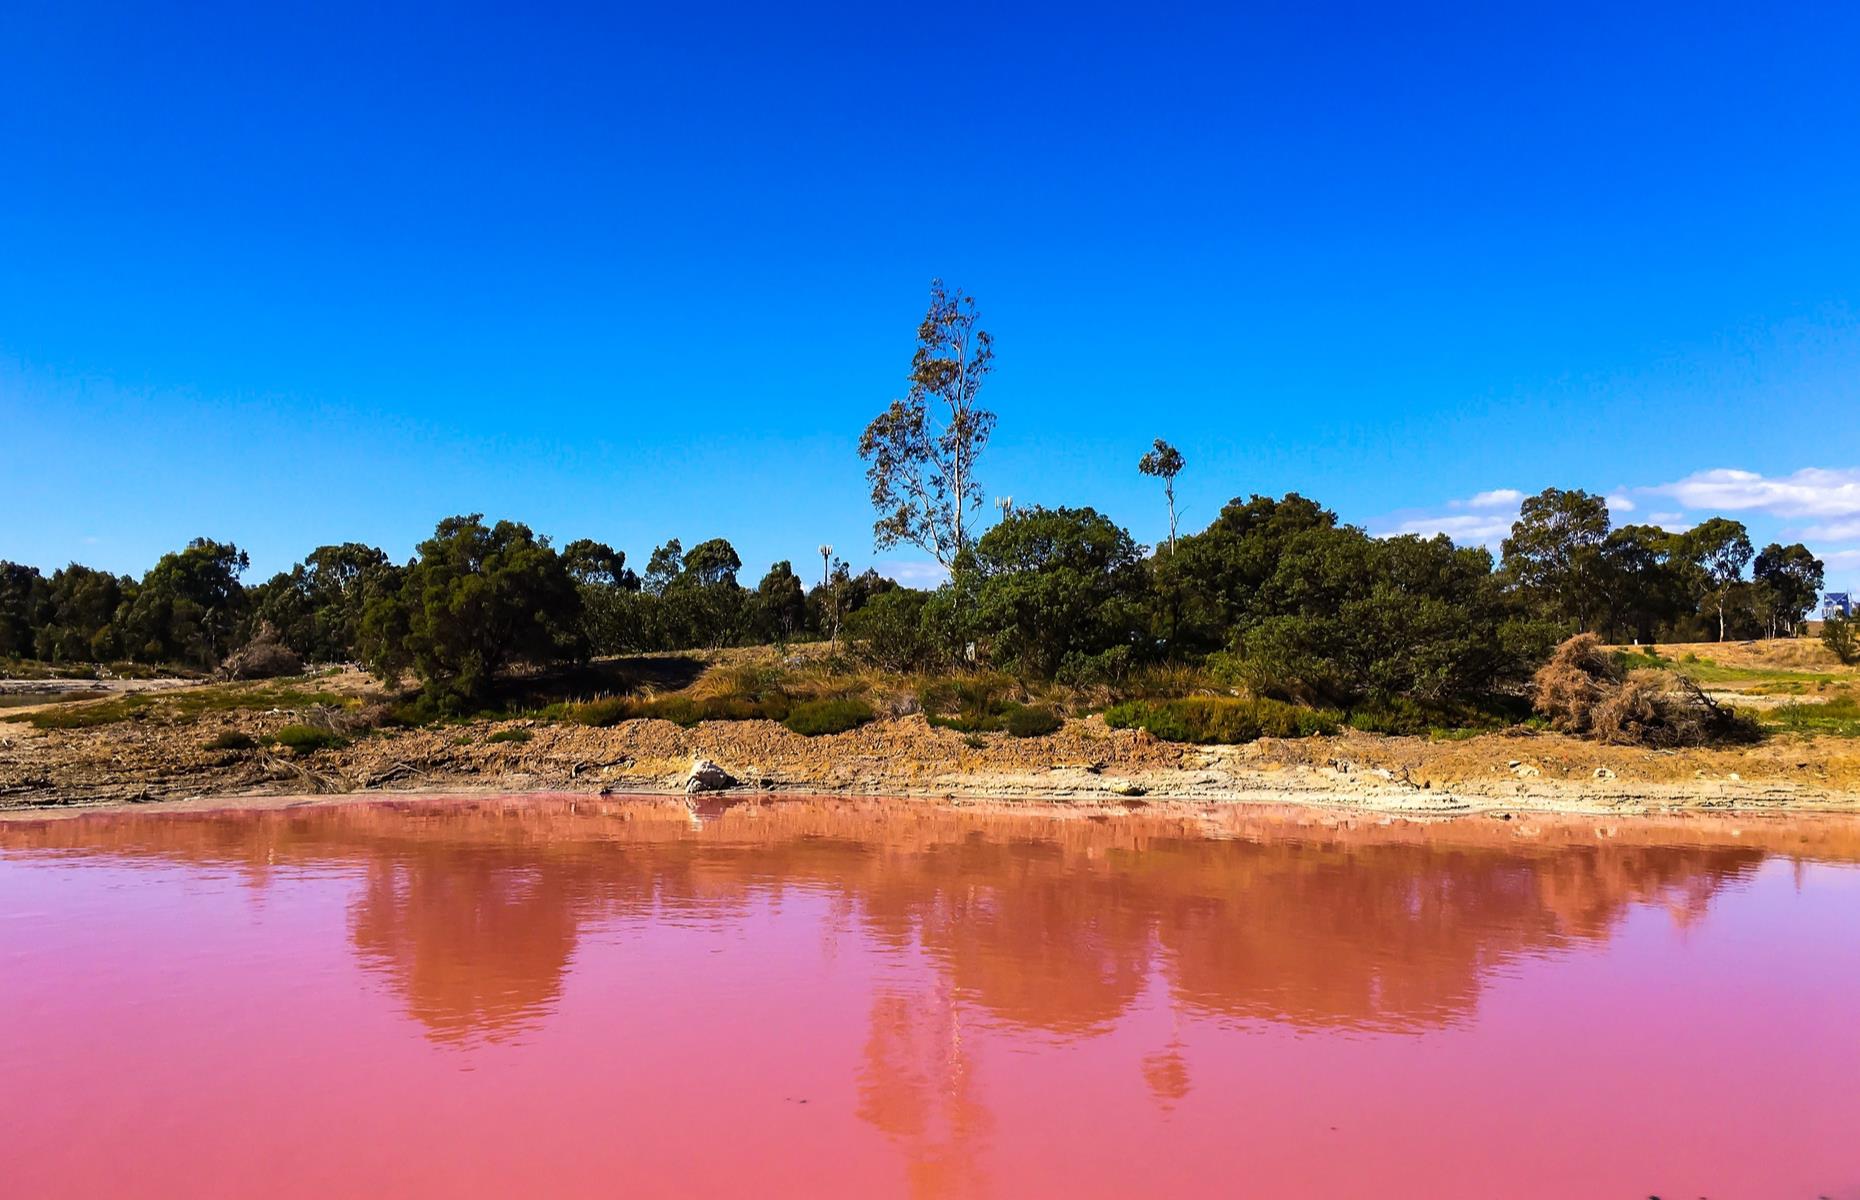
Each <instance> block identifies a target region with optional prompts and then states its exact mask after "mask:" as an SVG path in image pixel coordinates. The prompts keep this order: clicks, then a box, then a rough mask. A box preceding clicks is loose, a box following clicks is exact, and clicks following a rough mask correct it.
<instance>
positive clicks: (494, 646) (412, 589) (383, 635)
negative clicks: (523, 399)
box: [363, 513, 583, 710]
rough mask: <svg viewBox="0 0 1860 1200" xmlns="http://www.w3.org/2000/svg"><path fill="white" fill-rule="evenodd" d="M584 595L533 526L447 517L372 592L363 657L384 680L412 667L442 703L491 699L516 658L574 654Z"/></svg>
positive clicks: (463, 705) (547, 659)
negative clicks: (393, 579) (394, 578)
mask: <svg viewBox="0 0 1860 1200" xmlns="http://www.w3.org/2000/svg"><path fill="white" fill-rule="evenodd" d="M580 600H581V597H580V593H579V592H577V591H576V589H575V582H574V580H573V579H572V578H571V577H570V576H569V573H568V570H567V568H566V567H565V566H564V565H563V563H562V558H561V556H560V555H558V554H557V553H556V552H555V550H554V549H553V548H552V547H551V546H550V545H549V542H548V539H547V538H539V537H537V536H536V535H535V534H533V533H531V532H530V529H529V526H527V525H521V524H518V523H516V522H513V521H499V522H498V523H497V524H496V525H493V526H486V525H485V523H484V520H483V518H482V517H481V516H480V515H479V514H477V513H472V514H470V515H468V516H460V517H448V518H446V519H445V520H443V521H441V522H440V523H439V526H438V528H437V529H435V530H434V531H433V536H432V537H430V538H428V539H427V540H426V541H424V542H421V543H420V545H419V551H418V555H417V557H416V558H415V559H414V561H413V564H412V565H411V566H409V567H408V568H407V570H406V573H405V575H404V576H403V577H402V578H401V579H400V580H399V581H398V586H396V587H395V588H393V589H392V590H391V591H389V590H387V589H383V590H382V591H381V592H380V593H378V594H377V595H375V596H373V597H371V598H370V600H369V603H368V605H367V609H366V611H365V613H364V619H363V650H364V656H365V659H366V661H367V662H368V664H369V666H370V667H371V668H372V669H374V670H375V671H377V672H378V673H379V674H381V675H382V676H383V677H384V678H386V679H388V680H390V681H392V680H394V679H397V678H398V677H399V675H400V673H401V671H402V670H404V669H406V668H408V667H411V668H412V670H413V672H414V673H415V674H416V675H417V676H418V677H419V679H420V680H421V682H422V683H423V684H425V685H426V687H427V688H428V689H430V690H431V691H432V692H433V693H435V694H436V698H437V699H438V700H439V701H440V703H442V704H444V705H445V706H447V707H449V708H452V709H454V710H466V709H469V708H470V707H472V706H473V705H479V704H483V703H486V702H488V701H489V700H490V699H491V697H492V694H493V691H494V687H495V684H496V680H497V677H498V675H499V673H500V672H502V671H503V670H504V669H505V668H507V667H508V666H510V665H512V664H514V663H519V662H522V663H532V664H539V665H540V664H549V663H555V662H560V661H564V660H568V659H572V658H576V657H579V656H580V655H581V653H582V652H583V644H582V642H581V640H580V632H581V631H580Z"/></svg>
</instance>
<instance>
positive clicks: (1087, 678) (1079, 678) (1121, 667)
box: [1053, 646, 1137, 688]
mask: <svg viewBox="0 0 1860 1200" xmlns="http://www.w3.org/2000/svg"><path fill="white" fill-rule="evenodd" d="M1136 657H1137V656H1136V652H1135V651H1133V650H1132V649H1131V648H1130V647H1129V646H1112V647H1111V648H1110V649H1109V650H1100V651H1099V652H1098V653H1096V654H1087V653H1085V652H1084V651H1081V650H1074V651H1072V652H1071V653H1070V654H1067V655H1066V656H1065V658H1063V659H1062V660H1060V663H1059V670H1058V671H1057V672H1056V673H1055V674H1054V676H1053V678H1054V680H1055V681H1056V682H1058V683H1061V684H1064V685H1065V686H1067V687H1075V688H1083V687H1117V686H1118V685H1120V684H1122V683H1123V682H1124V680H1125V679H1126V678H1128V677H1129V675H1130V671H1131V668H1132V666H1133V665H1134V664H1135V662H1136Z"/></svg>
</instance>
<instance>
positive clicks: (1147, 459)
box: [1137, 438, 1188, 555]
mask: <svg viewBox="0 0 1860 1200" xmlns="http://www.w3.org/2000/svg"><path fill="white" fill-rule="evenodd" d="M1187 465H1188V460H1187V459H1185V458H1183V457H1182V452H1181V451H1180V450H1177V449H1176V448H1175V447H1174V446H1171V445H1170V444H1169V443H1168V442H1165V441H1163V440H1162V439H1161V438H1157V439H1156V445H1155V448H1154V449H1152V450H1150V452H1149V453H1147V454H1145V455H1144V456H1143V457H1142V458H1140V459H1138V460H1137V470H1138V471H1140V472H1142V473H1143V474H1145V475H1148V476H1150V477H1152V478H1155V479H1160V480H1162V481H1163V496H1164V498H1166V499H1167V500H1168V501H1169V553H1170V554H1172V555H1173V554H1174V553H1175V521H1176V511H1175V477H1176V476H1177V475H1180V474H1181V473H1182V468H1183V467H1185V466H1187Z"/></svg>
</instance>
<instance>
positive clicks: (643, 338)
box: [0, 0, 1860, 584]
mask: <svg viewBox="0 0 1860 1200" xmlns="http://www.w3.org/2000/svg"><path fill="white" fill-rule="evenodd" d="M1395 8H1396V6H1370V5H1361V6H1356V5H1344V6H1328V7H1327V6H1320V5H1312V4H1303V5H1289V4H1288V5H1278V6H1248V7H1241V6H1232V7H1229V8H1227V9H1226V10H1225V11H1223V12H1220V13H1212V12H1209V11H1205V10H1203V9H1202V8H1199V7H1192V8H1191V7H1175V6H1170V5H1160V6H1158V5H1152V6H1146V7H1144V8H1142V9H1141V10H1132V9H1129V8H1125V7H1117V8H1113V7H1109V6H1103V5H1092V4H1068V5H1065V6H1054V7H1050V8H1041V7H1024V6H1021V7H1012V8H1002V7H1000V6H975V7H972V8H969V7H964V6H961V5H945V6H939V7H935V8H930V9H922V8H917V9H902V8H899V9H896V10H895V11H893V6H870V5H845V6H837V7H804V8H792V7H774V6H761V5H757V6H741V7H739V6H733V5H712V6H706V7H697V6H651V7H640V8H633V7H628V6H612V5H606V6H589V7H586V8H581V7H553V8H542V7H532V8H529V9H525V10H522V11H519V10H515V9H510V8H503V9H492V8H482V9H473V8H471V7H470V6H465V5H453V6H444V7H441V6H434V7H431V8H426V9H414V8H403V7H398V6H391V5H388V6H384V5H367V6H348V5H343V4H322V5H316V6H307V5H306V6H292V5H285V4H277V5H249V4H242V5H221V6H213V5H201V6H188V7H187V8H186V9H185V10H182V9H181V6H164V7H158V8H151V7H141V6H136V5H111V6H107V7H106V6H90V5H85V4H82V3H58V4H41V3H37V2H36V0H24V2H23V3H22V2H21V0H15V2H14V3H12V4H9V5H7V6H5V8H4V10H3V11H0V175H4V182H3V183H0V476H3V477H4V479H3V482H0V558H12V559H16V560H23V561H27V562H32V563H37V564H40V565H43V566H46V567H51V566H54V565H58V564H60V563H63V562H65V561H67V560H70V559H74V558H75V559H79V560H82V561H86V562H91V563H94V564H96V565H99V566H105V567H109V568H113V569H117V570H123V571H133V572H138V573H139V572H140V571H141V570H142V569H144V568H145V567H146V566H147V565H149V564H150V563H151V562H152V561H153V559H154V558H155V557H156V555H157V554H159V553H160V552H161V551H163V550H166V549H170V548H174V547H176V546H178V545H180V544H181V543H183V542H184V541H185V540H186V539H188V538H190V537H193V536H196V535H210V536H214V537H218V538H221V539H230V540H233V541H236V542H238V543H239V544H240V545H242V546H245V547H247V548H248V549H249V550H250V551H251V553H252V557H253V564H254V573H255V574H256V575H259V576H262V575H264V574H267V573H269V572H271V571H274V570H277V569H280V568H283V567H285V566H288V564H289V563H290V562H291V561H293V560H294V559H295V558H297V557H299V556H301V554H302V553H303V552H304V551H305V550H307V549H309V548H310V547H312V546H314V545H317V544H320V543H323V542H331V541H342V540H360V541H367V542H372V543H375V544H378V545H381V546H383V547H385V548H387V549H388V550H389V551H390V552H391V553H393V554H394V555H396V556H397V557H400V556H404V555H406V554H407V553H408V552H409V551H410V550H411V548H412V545H413V543H414V542H415V541H417V540H418V539H419V538H420V537H421V536H422V535H423V534H425V533H427V532H429V531H430V530H431V528H432V526H433V524H434V522H435V521H436V520H437V519H438V518H440V517H442V516H445V515H447V514H450V513H455V512H463V511H483V512H485V513H487V514H489V515H492V516H511V517H515V518H518V519H522V520H525V521H527V522H529V523H530V524H531V525H532V526H534V527H535V528H537V529H538V530H539V531H542V532H547V533H550V534H553V535H555V536H557V537H559V538H561V539H564V540H566V539H569V538H574V537H581V536H592V537H597V538H600V539H602V540H605V541H609V542H611V543H612V544H614V545H616V546H618V547H621V548H623V549H625V550H626V551H627V552H628V555H629V559H630V560H631V561H632V562H634V563H635V564H637V565H643V563H644V560H645V558H646V555H647V553H648V552H649V551H650V549H651V547H652V546H653V544H654V543H656V542H658V541H660V540H663V539H664V538H666V537H670V536H679V537H681V538H683V539H684V541H685V543H686V544H687V545H689V544H691V543H692V542H694V541H696V540H699V539H702V538H705V537H712V536H724V537H728V538H729V539H731V541H733V542H734V543H735V544H736V546H737V547H738V549H739V550H740V551H741V552H742V555H743V558H744V560H745V562H746V564H747V565H748V568H749V569H748V570H747V571H746V574H747V575H749V576H750V579H751V581H753V579H754V577H756V576H757V575H759V574H760V572H761V570H762V569H763V568H764V567H765V566H766V564H767V563H768V562H769V561H771V560H773V559H775V558H793V559H794V560H795V561H796V562H797V565H799V564H800V563H803V562H807V561H811V560H812V559H813V557H814V547H815V546H817V545H818V544H819V543H821V542H823V541H827V542H831V543H833V544H834V545H835V546H837V547H839V548H840V550H841V551H842V552H843V553H844V554H845V555H846V557H848V558H849V559H851V560H852V561H853V562H854V563H855V565H859V566H863V565H864V564H866V563H868V562H872V561H874V560H875V559H876V560H877V561H878V562H879V564H880V566H881V568H882V569H885V570H888V571H891V572H893V573H896V574H898V575H899V576H900V577H903V578H907V579H921V578H923V572H922V570H921V566H920V565H919V564H917V563H915V562H914V560H917V559H920V558H921V556H918V555H914V554H908V553H905V552H901V551H898V552H890V553H887V554H884V555H877V556H875V555H874V554H873V553H872V548H871V532H870V523H871V513H870V509H869V506H868V504H867V500H866V495H865V484H864V479H863V475H862V466H861V464H860V463H859V461H858V459H857V457H856V454H855V445H856V441H857V438H858V434H859V431H860V429H861V428H862V427H863V425H864V424H865V422H866V421H867V420H868V419H870V418H871V417H872V416H873V415H874V414H875V413H877V412H878V411H879V410H880V409H881V408H882V407H883V406H884V404H885V403H886V402H887V401H888V400H889V399H891V398H892V397H893V396H894V395H897V394H898V393H899V392H900V391H901V390H902V387H903V376H904V373H905V369H906V366H907V363H908V360H909V355H910V351H911V335H912V331H913V329H914V327H915V324H916V322H917V320H918V318H919V316H920V315H921V312H922V308H923V304H924V301H925V296H926V291H927V286H928V283H929V281H930V279H931V278H932V277H933V276H938V275H940V276H943V277H944V278H946V279H948V280H950V281H951V282H953V283H955V284H957V285H959V286H961V287H963V288H964V289H966V290H968V291H969V292H971V293H973V294H975V295H976V296H977V297H978V298H979V300H980V302H981V306H982V311H983V314H984V318H985V320H984V324H985V325H986V326H987V327H988V328H990V329H991V330H992V331H993V332H994V334H995V335H996V337H997V339H998V348H999V358H998V364H999V369H998V370H997V372H996V374H995V376H994V377H993V379H992V380H991V381H990V383H989V386H988V397H989V400H990V402H991V405H992V407H993V408H994V409H995V410H996V411H997V412H998V413H999V414H1000V418H1001V421H1000V427H999V432H998V434H997V436H996V438H995V441H994V444H993V446H992V447H991V448H990V450H989V452H988V455H987V458H986V459H985V465H984V470H983V472H982V475H983V479H984V482H985V484H986V485H987V486H988V488H989V490H990V492H991V494H1011V495H1013V496H1014V497H1015V499H1016V501H1017V502H1019V503H1023V504H1025V503H1035V502H1037V503H1045V504H1082V503H1090V504H1094V505H1096V506H1098V507H1100V508H1101V509H1103V510H1105V511H1107V512H1109V513H1110V514H1111V515H1112V516H1113V517H1115V518H1116V519H1117V520H1119V521H1120V522H1123V523H1124V524H1126V525H1128V526H1129V527H1130V528H1131V530H1132V531H1133V533H1135V534H1136V535H1137V537H1138V538H1139V539H1140V540H1144V541H1151V542H1153V541H1155V540H1156V539H1157V538H1158V537H1159V536H1161V534H1162V533H1163V531H1164V529H1165V520H1164V515H1163V509H1162V505H1161V499H1160V496H1159V495H1158V493H1157V489H1156V487H1155V485H1154V482H1153V481H1151V480H1146V479H1143V478H1141V477H1139V476H1138V475H1137V473H1136V471H1135V463H1136V460H1137V458H1138V456H1139V455H1140V454H1141V453H1142V451H1143V450H1144V449H1145V448H1146V447H1147V445H1148V443H1149V441H1150V439H1151V438H1154V437H1157V436H1164V437H1167V438H1169V439H1170V440H1172V441H1173V442H1175V443H1176V444H1177V445H1178V446H1180V447H1181V448H1182V450H1183V451H1184V452H1185V453H1186V454H1187V456H1188V459H1189V467H1188V470H1187V472H1186V473H1185V474H1184V476H1183V477H1182V480H1181V484H1180V488H1181V492H1182V499H1183V503H1184V505H1185V507H1186V510H1187V514H1186V518H1185V527H1186V528H1198V527H1200V526H1201V525H1202V524H1205V523H1206V521H1207V520H1209V519H1210V518H1211V517H1212V516H1213V515H1214V514H1215V512H1216V511H1218V509H1219V507H1220V505H1221V503H1222V502H1223V501H1224V500H1226V499H1227V498H1229V497H1231V496H1235V495H1245V494H1248V493H1251V492H1255V491H1258V492H1266V493H1278V492H1283V491H1286V490H1298V491H1301V492H1304V493H1305V494H1307V495H1311V496H1314V497H1316V498H1317V499H1319V500H1321V501H1323V502H1325V503H1326V504H1329V505H1330V506H1332V507H1334V508H1336V509H1337V510H1338V511H1339V512H1340V513H1341V514H1342V515H1343V517H1344V518H1345V519H1347V520H1350V521H1354V522H1357V523H1360V524H1363V525H1365V526H1367V527H1369V528H1370V529H1371V530H1373V531H1376V532H1384V531H1393V530H1398V529H1403V528H1417V529H1428V528H1445V529H1448V530H1450V531H1452V532H1454V533H1455V534H1456V536H1459V537H1461V538H1463V539H1465V540H1470V541H1485V540H1490V539H1492V538H1493V537H1494V535H1495V531H1497V530H1502V527H1503V525H1504V523H1505V522H1506V521H1507V520H1508V519H1509V514H1510V512H1511V511H1514V510H1515V497H1513V496H1512V495H1511V493H1513V492H1519V491H1522V492H1529V491H1535V490H1537V489H1539V488H1542V487H1544V486H1546V485H1551V484H1556V485H1559V486H1578V487H1585V488H1589V489H1592V490H1596V491H1600V492H1605V493H1609V494H1611V495H1614V496H1616V497H1618V498H1620V500H1621V501H1623V502H1624V503H1623V504H1622V505H1620V506H1619V507H1622V508H1623V510H1624V511H1623V513H1622V516H1623V518H1624V519H1635V520H1640V519H1648V518H1655V519H1659V520H1663V521H1667V522H1669V523H1672V524H1684V523H1686V522H1688V521H1690V520H1693V519H1696V517H1697V516H1698V515H1699V514H1700V513H1701V512H1706V511H1725V512H1728V513H1730V514H1732V515H1735V516H1738V517H1740V518H1742V519H1744V520H1746V521H1747V522H1748V523H1749V524H1750V525H1751V527H1752V531H1753V534H1754V535H1755V536H1756V537H1757V539H1758V541H1759V544H1761V542H1762V541H1763V540H1767V539H1769V538H1771V537H1778V536H1781V537H1784V538H1786V539H1792V538H1794V537H1797V536H1800V537H1805V538H1807V539H1808V541H1809V544H1810V545H1811V546H1812V547H1814V548H1815V549H1816V550H1817V551H1818V552H1820V553H1822V554H1823V555H1824V557H1826V558H1827V559H1828V561H1829V563H1830V576H1831V582H1832V583H1835V584H1860V424H1857V423H1856V419H1855V412H1856V400H1857V399H1860V150H1857V149H1856V147H1860V81H1857V78H1860V72H1856V71H1855V70H1854V66H1853V61H1854V59H1853V55H1854V47H1855V46H1856V45H1860V8H1856V7H1855V6H1852V5H1833V4H1826V5H1824V4H1799V5H1787V6H1765V7H1759V6H1756V5H1747V6H1732V5H1715V4H1698V3H1694V4H1686V5H1675V6H1671V7H1658V6H1616V5H1607V6H1603V5H1594V6H1587V5H1559V6H1546V7H1543V8H1541V9H1536V10H1532V11H1528V12H1527V11H1523V10H1522V9H1521V8H1520V6H1478V7H1472V6H1468V7H1464V8H1462V7H1458V6H1441V7H1431V6H1425V5H1420V6H1402V8H1401V11H1399V12H1398V11H1395ZM1628 8H1633V9H1634V10H1635V11H1631V12H1630V11H1623V10H1624V9H1628ZM1707 472H1715V474H1703V473H1707ZM1482 494H1483V495H1482ZM1627 505H1632V506H1633V511H1632V513H1628V512H1626V511H1625V509H1626V506H1627ZM804 573H805V572H804Z"/></svg>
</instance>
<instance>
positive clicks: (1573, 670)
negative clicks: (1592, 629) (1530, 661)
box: [1531, 633, 1621, 734]
mask: <svg viewBox="0 0 1860 1200" xmlns="http://www.w3.org/2000/svg"><path fill="white" fill-rule="evenodd" d="M1620 682H1621V671H1620V668H1619V667H1617V666H1616V665H1615V660H1614V659H1613V658H1612V657H1611V656H1610V655H1609V653H1608V652H1607V651H1606V650H1604V649H1603V648H1602V639H1601V638H1598V637H1596V636H1595V635H1594V634H1592V633H1579V634H1577V635H1576V636H1575V637H1573V638H1569V639H1568V640H1566V641H1565V642H1563V644H1562V645H1560V646H1558V647H1557V648H1556V652H1555V653H1553V654H1552V655H1551V656H1550V661H1549V662H1547V663H1545V664H1544V665H1543V666H1541V667H1539V668H1537V674H1536V675H1535V676H1534V677H1533V678H1532V681H1531V706H1532V707H1533V708H1535V709H1536V710H1537V711H1538V712H1540V713H1542V714H1543V715H1544V716H1546V717H1548V718H1550V728H1552V729H1554V730H1556V731H1557V732H1558V733H1575V734H1584V733H1588V732H1589V731H1590V730H1591V729H1592V728H1593V726H1594V714H1595V708H1596V706H1597V705H1599V704H1600V703H1601V702H1602V701H1603V699H1604V698H1606V697H1607V696H1608V695H1609V694H1610V693H1612V692H1613V691H1614V689H1615V688H1616V687H1617V686H1619V684H1620Z"/></svg>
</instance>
